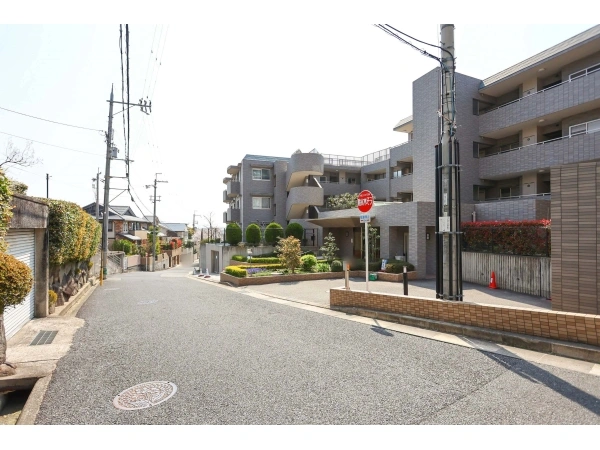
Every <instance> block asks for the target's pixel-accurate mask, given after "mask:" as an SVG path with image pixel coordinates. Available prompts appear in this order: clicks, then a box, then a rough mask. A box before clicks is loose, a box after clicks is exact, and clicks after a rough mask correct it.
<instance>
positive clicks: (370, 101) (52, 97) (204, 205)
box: [0, 2, 593, 226]
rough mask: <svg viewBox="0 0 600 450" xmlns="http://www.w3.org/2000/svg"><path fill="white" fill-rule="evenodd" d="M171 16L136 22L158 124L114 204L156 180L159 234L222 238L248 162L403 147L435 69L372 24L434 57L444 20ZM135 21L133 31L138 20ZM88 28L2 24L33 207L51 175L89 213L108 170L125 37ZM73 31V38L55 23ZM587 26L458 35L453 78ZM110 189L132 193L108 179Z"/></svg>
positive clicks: (496, 66) (146, 195)
mask: <svg viewBox="0 0 600 450" xmlns="http://www.w3.org/2000/svg"><path fill="white" fill-rule="evenodd" d="M144 4H145V3H144ZM233 4H235V3H233ZM259 4H261V3H259ZM40 5H42V4H40ZM134 5H135V4H134ZM137 5H143V4H142V3H139V4H137ZM149 5H150V9H152V5H155V4H153V3H150V4H149ZM176 5H178V3H174V4H173V6H172V8H170V9H169V8H167V9H166V10H165V11H166V12H165V14H159V13H158V11H155V13H154V15H149V16H143V17H142V18H143V19H144V22H145V23H137V24H136V23H133V20H130V22H132V23H131V24H130V25H129V31H130V33H129V43H130V60H129V67H130V76H129V85H130V100H131V102H134V103H137V102H138V100H139V99H140V98H142V97H143V98H146V97H148V99H149V100H151V101H152V105H153V106H152V112H151V114H149V115H147V114H144V113H143V112H141V111H140V109H139V108H137V107H134V108H131V109H130V110H129V119H130V121H129V128H130V131H129V132H130V141H129V148H130V159H131V160H132V161H133V162H131V165H130V182H131V186H132V191H131V195H130V194H129V193H128V192H127V191H119V190H111V193H110V198H111V204H113V205H130V206H132V208H133V210H134V212H135V213H136V215H138V216H139V215H141V214H142V213H143V214H151V213H152V208H153V204H152V202H151V201H150V196H151V195H152V194H153V192H152V189H148V188H146V186H147V185H151V184H152V183H153V181H154V179H155V174H156V173H160V175H158V180H162V181H166V183H158V185H157V186H158V188H157V196H158V197H159V198H160V201H159V202H157V206H156V207H157V216H158V217H159V218H160V220H161V221H162V222H185V223H187V224H188V225H190V226H191V224H192V219H193V216H194V214H196V217H197V221H198V224H197V225H198V226H206V225H207V221H206V220H205V219H204V218H205V217H208V216H211V214H212V218H213V221H214V222H213V224H216V225H217V226H223V224H222V216H223V211H225V210H226V208H227V205H226V204H225V203H223V201H222V199H223V190H224V189H225V188H226V186H225V185H224V184H223V178H225V177H227V176H228V175H227V172H226V170H227V167H228V166H229V165H234V164H237V163H238V162H240V161H241V159H242V158H243V157H244V155H246V154H260V155H268V156H283V157H289V156H290V155H291V154H292V153H293V152H294V151H295V150H297V149H300V150H302V151H303V152H308V151H310V150H312V149H315V148H316V149H317V151H319V152H321V153H329V154H338V155H348V156H363V155H366V154H368V153H372V152H375V151H378V150H381V149H384V148H387V147H390V146H393V145H397V144H399V143H401V142H403V141H405V140H406V135H405V134H404V133H397V132H394V131H392V128H393V126H394V125H395V124H396V123H397V122H398V121H399V120H400V119H401V118H403V117H406V116H408V115H410V114H412V107H411V105H412V82H413V81H414V80H415V79H416V78H418V77H420V76H421V75H423V74H425V73H426V72H428V71H430V70H432V69H434V68H435V67H436V63H435V61H433V60H431V59H429V58H425V57H423V56H422V55H420V54H419V53H418V52H417V51H415V50H413V49H411V48H410V47H408V46H407V45H405V44H403V43H401V42H400V41H397V40H395V39H393V38H392V37H390V36H388V35H387V34H385V33H384V32H383V31H381V30H379V29H377V28H376V27H374V26H373V25H372V24H371V23H370V22H386V23H389V24H390V25H392V26H394V27H395V28H398V29H399V30H401V31H404V32H406V33H408V34H410V35H411V36H414V37H416V38H418V39H420V40H423V41H426V42H430V43H432V44H438V42H437V41H438V40H439V24H437V23H434V22H435V20H436V19H438V21H441V18H437V17H431V19H432V20H431V23H418V22H415V21H413V20H406V15H398V12H397V11H396V12H395V13H394V15H393V16H384V17H374V18H372V17H370V16H365V17H361V15H360V14H359V15H358V16H357V17H354V18H353V20H351V21H350V20H349V21H344V22H341V23H340V22H338V21H335V20H333V21H332V20H329V18H330V17H332V16H334V15H335V11H334V10H332V9H329V10H327V11H326V13H327V14H325V15H324V16H319V15H315V16H314V17H313V16H311V15H310V14H307V13H306V12H304V13H301V12H299V13H298V15H296V11H295V10H292V9H285V7H283V6H279V8H281V9H282V10H281V11H280V12H281V13H282V14H281V16H277V14H275V12H277V11H275V12H274V11H270V13H271V14H273V15H265V14H262V13H261V10H260V8H257V9H256V10H254V9H252V8H249V7H247V8H245V9H240V10H239V11H238V14H237V15H236V17H235V18H234V19H233V20H229V19H227V18H225V19H224V20H210V19H211V17H212V16H211V14H210V13H206V14H203V11H204V12H206V8H207V6H206V5H207V4H205V3H203V2H200V3H198V4H197V6H190V8H189V9H185V10H182V9H180V8H178V7H177V6H176ZM189 5H192V4H189ZM278 5H280V4H278ZM135 11H136V10H135V8H133V9H131V10H128V11H127V14H123V19H127V18H130V19H135V17H136V16H135ZM182 12H183V13H182ZM210 12H215V11H212V10H211V11H210ZM186 13H187V14H186ZM219 13H223V14H226V13H227V10H226V9H223V10H220V11H219ZM195 14H196V15H197V17H199V19H198V20H196V19H195V18H194V17H196V16H195ZM328 14H329V15H328ZM127 16H129V17H127ZM90 18H91V16H90V15H88V14H81V15H78V14H74V15H72V16H68V15H67V17H66V18H64V17H63V16H59V15H57V12H56V10H50V9H49V10H48V13H47V14H45V11H44V10H39V11H37V12H36V14H34V16H32V17H29V16H28V15H27V11H26V9H23V10H21V11H17V13H16V14H15V15H14V16H11V19H14V20H15V23H13V24H4V25H0V42H2V43H3V45H2V46H0V61H2V70H1V75H0V77H1V79H2V83H0V108H4V109H0V155H4V151H5V149H6V146H7V143H8V140H9V139H10V140H12V144H13V146H15V147H18V148H24V147H25V144H26V142H27V140H28V139H29V140H33V141H37V142H33V143H32V148H33V149H34V151H35V156H36V157H37V158H39V159H40V162H38V163H37V164H36V165H34V166H32V167H26V168H22V167H13V168H10V169H9V170H8V171H7V173H8V175H9V177H12V178H14V179H16V180H19V181H21V182H23V183H25V184H27V185H28V186H29V190H28V195H31V196H35V197H46V174H49V175H50V177H51V178H50V179H49V196H50V198H53V199H62V200H68V201H72V202H75V203H77V204H79V205H80V206H85V205H87V204H89V203H92V202H94V201H95V197H96V190H95V189H94V188H93V187H92V183H93V182H92V178H95V177H96V174H97V172H98V171H100V172H101V178H103V177H104V173H105V154H106V143H105V138H104V133H105V131H106V129H107V127H108V110H109V104H108V102H107V100H108V99H109V95H110V91H111V86H114V94H115V100H117V101H121V100H122V91H121V83H122V77H121V54H120V50H119V24H118V23H117V24H114V23H112V22H115V21H118V20H120V19H121V17H119V14H116V13H111V14H109V15H106V14H105V15H104V16H102V15H101V16H99V19H98V20H99V21H98V23H96V24H93V23H92V24H88V25H84V24H83V23H89V22H90ZM215 18H216V17H215ZM27 19H32V20H27ZM46 19H47V20H46ZM63 19H67V20H64V22H70V24H68V25H63V24H58V23H56V22H62V21H63ZM342 19H343V18H342ZM469 19H470V20H471V21H472V22H477V20H478V18H477V17H469ZM565 20H567V18H565ZM138 21H139V19H138ZM19 22H28V23H36V22H37V24H35V25H20V24H19ZM592 26H593V24H588V25H577V24H562V25H556V24H554V25H550V24H515V25H506V24H501V25H495V24H490V23H485V24H477V25H474V24H460V23H455V27H456V28H455V43H456V55H457V70H458V71H459V72H461V73H464V74H467V75H470V76H473V77H478V78H486V77H489V76H491V75H493V74H495V73H497V72H499V71H500V70H502V69H505V68H507V67H509V66H511V65H513V64H515V63H518V62H519V61H521V60H523V59H525V58H527V57H530V56H532V55H534V54H536V53H538V52H540V51H542V50H544V49H546V48H548V47H551V46H552V45H555V44H557V43H559V42H561V41H563V40H565V39H567V38H569V37H571V36H574V35H575V34H578V33H580V32H582V31H584V30H586V29H588V28H590V27H592ZM419 47H421V48H424V46H423V45H420V44H419ZM123 48H124V49H125V25H124V24H123ZM432 50H434V49H432ZM5 109H9V110H12V111H16V112H19V113H24V114H28V115H31V116H36V117H39V118H43V119H47V120H52V121H55V122H62V123H65V124H68V125H75V126H78V127H85V128H91V129H93V130H96V131H92V130H84V129H80V128H74V127H70V126H64V125H59V124H55V123H51V122H47V121H42V120H37V119H33V118H30V117H26V116H23V115H19V114H16V113H13V112H9V111H6V110H5ZM119 111H121V108H120V105H115V110H114V112H115V113H116V112H119ZM459 120H460V118H459ZM113 129H114V133H115V139H114V140H115V144H116V146H117V148H119V150H120V153H119V158H123V157H124V154H125V153H124V152H125V148H124V140H125V138H124V126H123V113H121V114H117V115H115V116H114V119H113ZM10 135H13V136H12V137H11V136H10ZM24 138H26V139H24ZM47 144H52V145H53V146H50V145H47ZM59 147H64V148H59ZM111 175H112V176H117V177H123V176H124V175H125V164H124V163H123V161H112V163H111ZM100 186H101V191H100V199H101V203H102V202H103V191H102V190H103V184H101V185H100ZM111 187H114V188H117V189H123V188H124V187H127V183H126V181H125V179H123V178H113V179H111ZM113 198H114V200H113ZM132 198H133V201H132Z"/></svg>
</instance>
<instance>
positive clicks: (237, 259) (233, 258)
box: [231, 255, 248, 262]
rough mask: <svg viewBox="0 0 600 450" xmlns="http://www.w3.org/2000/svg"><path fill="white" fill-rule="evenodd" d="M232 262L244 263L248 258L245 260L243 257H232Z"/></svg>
mask: <svg viewBox="0 0 600 450" xmlns="http://www.w3.org/2000/svg"><path fill="white" fill-rule="evenodd" d="M231 260H232V261H239V262H246V261H247V260H248V258H246V257H245V256H242V255H233V256H232V257H231Z"/></svg>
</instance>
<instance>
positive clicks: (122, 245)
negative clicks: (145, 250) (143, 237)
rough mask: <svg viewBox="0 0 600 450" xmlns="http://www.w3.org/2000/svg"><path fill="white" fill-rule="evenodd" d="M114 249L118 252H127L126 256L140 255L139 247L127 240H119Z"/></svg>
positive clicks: (114, 243)
mask: <svg viewBox="0 0 600 450" xmlns="http://www.w3.org/2000/svg"><path fill="white" fill-rule="evenodd" d="M112 248H113V250H114V251H117V252H125V254H126V255H135V254H137V253H138V248H137V246H136V245H135V244H134V243H132V242H129V241H127V240H125V239H119V240H116V241H114V242H113V245H112Z"/></svg>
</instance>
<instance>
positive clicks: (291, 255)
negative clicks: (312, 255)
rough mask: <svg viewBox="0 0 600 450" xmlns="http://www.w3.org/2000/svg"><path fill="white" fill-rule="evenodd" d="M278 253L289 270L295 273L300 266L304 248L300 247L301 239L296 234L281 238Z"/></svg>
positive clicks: (277, 248)
mask: <svg viewBox="0 0 600 450" xmlns="http://www.w3.org/2000/svg"><path fill="white" fill-rule="evenodd" d="M276 252H277V255H278V256H279V259H280V261H281V264H283V265H284V266H285V267H286V268H287V269H288V270H289V271H291V272H292V273H294V270H295V269H296V268H297V267H300V265H301V264H302V260H301V259H300V255H301V254H302V249H301V248H300V241H299V240H298V239H296V238H295V237H294V236H290V237H287V238H285V239H279V242H278V243H277V247H276Z"/></svg>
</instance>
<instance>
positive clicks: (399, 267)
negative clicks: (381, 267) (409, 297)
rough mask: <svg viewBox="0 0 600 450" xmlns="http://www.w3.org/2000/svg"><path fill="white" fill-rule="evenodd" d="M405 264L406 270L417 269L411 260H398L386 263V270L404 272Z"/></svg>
mask: <svg viewBox="0 0 600 450" xmlns="http://www.w3.org/2000/svg"><path fill="white" fill-rule="evenodd" d="M369 265H370V264H369ZM404 266H406V270H407V271H408V272H412V271H413V270H415V266H413V265H412V264H411V263H409V262H406V261H396V262H393V263H387V264H386V265H385V272H386V273H402V272H404Z"/></svg>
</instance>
